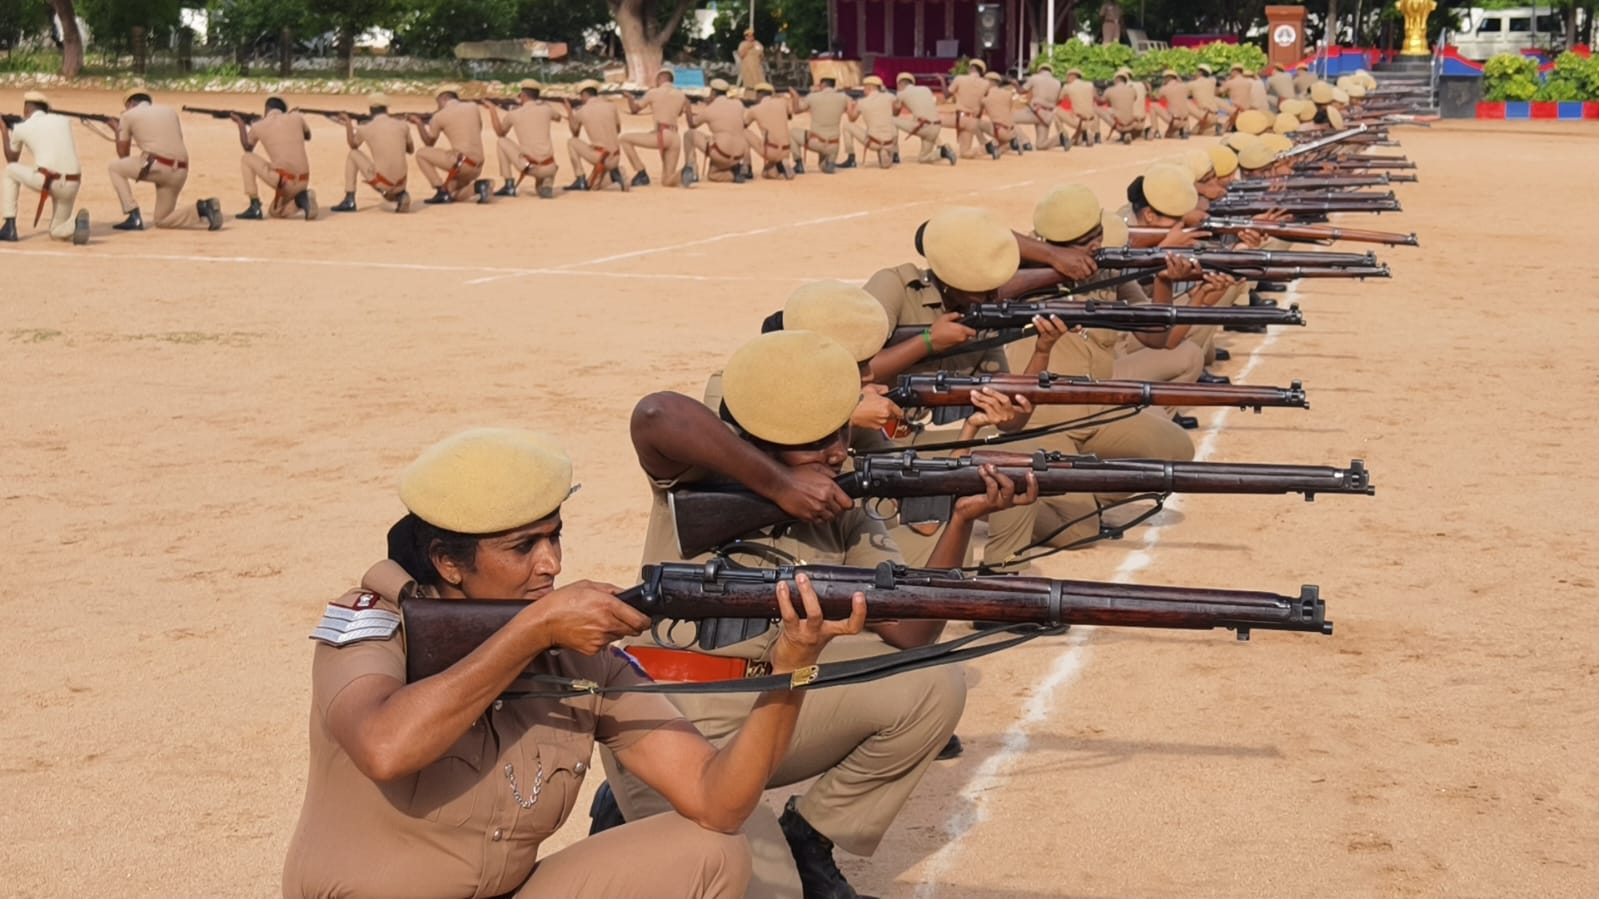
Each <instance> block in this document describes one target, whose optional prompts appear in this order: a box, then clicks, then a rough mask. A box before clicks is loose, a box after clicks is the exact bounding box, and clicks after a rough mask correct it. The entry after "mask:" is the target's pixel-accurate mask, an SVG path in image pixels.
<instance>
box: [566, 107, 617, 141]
mask: <svg viewBox="0 0 1599 899" xmlns="http://www.w3.org/2000/svg"><path fill="white" fill-rule="evenodd" d="M572 118H573V119H575V120H576V121H577V123H578V125H579V126H581V127H582V129H583V131H584V132H586V133H587V134H588V139H589V143H591V144H593V145H594V146H596V147H599V148H600V149H602V150H608V151H610V152H612V153H617V152H620V151H621V149H622V141H621V137H622V114H621V113H620V112H618V111H617V109H616V104H615V103H612V102H611V101H610V100H604V99H601V98H599V97H591V98H589V99H588V100H585V101H583V105H582V106H579V107H578V108H577V109H575V110H573V111H572Z"/></svg>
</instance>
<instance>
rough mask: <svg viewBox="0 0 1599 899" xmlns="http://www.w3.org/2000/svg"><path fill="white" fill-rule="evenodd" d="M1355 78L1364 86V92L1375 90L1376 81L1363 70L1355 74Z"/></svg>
mask: <svg viewBox="0 0 1599 899" xmlns="http://www.w3.org/2000/svg"><path fill="white" fill-rule="evenodd" d="M1355 77H1356V78H1359V79H1360V83H1361V84H1362V85H1364V86H1365V88H1366V90H1376V89H1377V79H1376V78H1373V77H1372V75H1371V73H1370V72H1368V71H1366V70H1365V69H1361V70H1360V71H1358V72H1356V73H1355Z"/></svg>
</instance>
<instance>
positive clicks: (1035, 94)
mask: <svg viewBox="0 0 1599 899" xmlns="http://www.w3.org/2000/svg"><path fill="white" fill-rule="evenodd" d="M1060 92H1061V83H1060V79H1058V78H1056V77H1055V68H1054V67H1053V66H1051V65H1050V64H1049V63H1047V62H1046V63H1044V64H1043V65H1040V66H1039V67H1038V70H1037V71H1035V72H1033V74H1031V75H1029V76H1028V77H1027V80H1026V81H1024V82H1022V89H1021V93H1022V96H1024V97H1026V98H1027V107H1026V108H1025V109H1021V110H1018V111H1017V112H1016V124H1018V125H1032V126H1033V128H1034V129H1035V131H1036V132H1037V137H1038V140H1037V141H1036V142H1035V143H1034V144H1033V146H1035V147H1037V148H1038V149H1040V150H1042V149H1044V148H1046V147H1048V146H1049V132H1050V129H1051V128H1052V127H1054V126H1057V125H1058V126H1060V134H1059V139H1060V146H1061V149H1062V150H1069V149H1071V141H1070V140H1068V139H1067V137H1066V128H1065V123H1064V122H1063V121H1061V116H1060V112H1061V109H1060Z"/></svg>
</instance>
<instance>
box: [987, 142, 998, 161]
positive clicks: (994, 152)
mask: <svg viewBox="0 0 1599 899" xmlns="http://www.w3.org/2000/svg"><path fill="white" fill-rule="evenodd" d="M988 155H989V156H990V157H991V158H993V159H998V158H999V156H1000V149H999V144H989V145H988Z"/></svg>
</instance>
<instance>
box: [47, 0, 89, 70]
mask: <svg viewBox="0 0 1599 899" xmlns="http://www.w3.org/2000/svg"><path fill="white" fill-rule="evenodd" d="M50 8H51V9H53V10H55V14H56V18H58V19H60V20H61V75H62V76H63V77H65V78H76V77H78V73H79V72H80V71H82V70H83V35H82V34H79V33H78V11H77V10H76V9H73V7H72V0H50Z"/></svg>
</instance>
